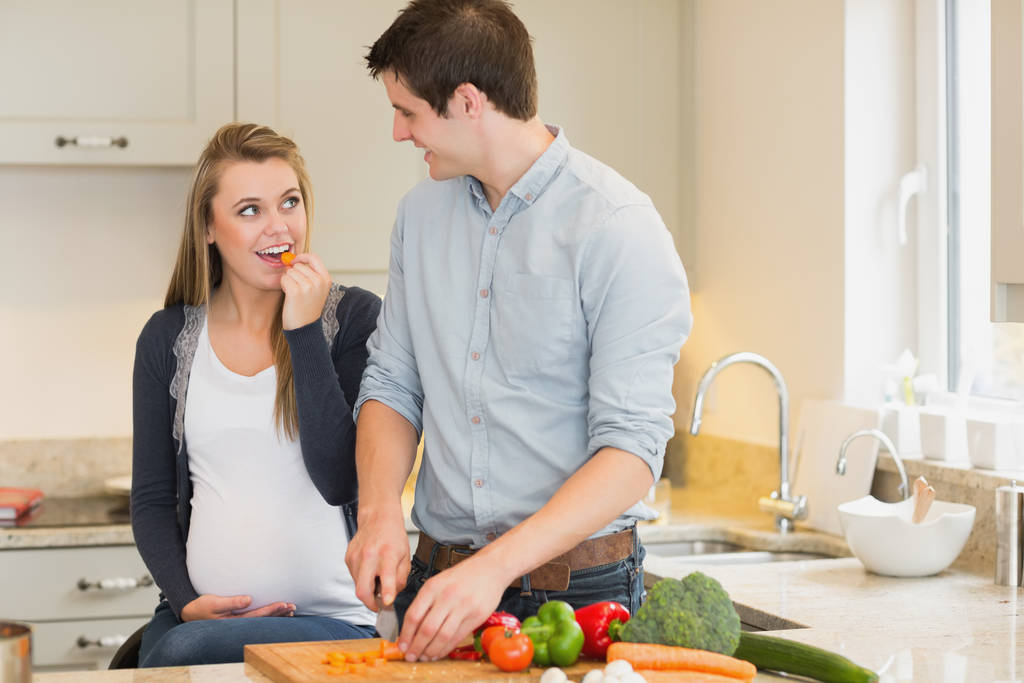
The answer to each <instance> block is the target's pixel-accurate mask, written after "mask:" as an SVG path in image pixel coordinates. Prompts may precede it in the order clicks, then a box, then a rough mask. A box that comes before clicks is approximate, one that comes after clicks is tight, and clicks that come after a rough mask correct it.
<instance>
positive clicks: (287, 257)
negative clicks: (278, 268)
mask: <svg viewBox="0 0 1024 683" xmlns="http://www.w3.org/2000/svg"><path fill="white" fill-rule="evenodd" d="M294 260H295V254H293V253H292V252H290V251H286V252H284V253H283V254H281V263H283V264H285V265H286V266H290V265H291V264H292V261H294Z"/></svg>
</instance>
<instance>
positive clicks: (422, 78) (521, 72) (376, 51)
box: [366, 0, 537, 121]
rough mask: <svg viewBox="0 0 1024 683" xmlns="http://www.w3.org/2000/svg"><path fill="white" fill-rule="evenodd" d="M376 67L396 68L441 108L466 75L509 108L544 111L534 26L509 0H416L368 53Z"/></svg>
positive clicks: (525, 116) (519, 112)
mask: <svg viewBox="0 0 1024 683" xmlns="http://www.w3.org/2000/svg"><path fill="white" fill-rule="evenodd" d="M366 65H367V67H368V68H369V70H370V75H371V76H373V77H374V78H378V77H379V76H380V74H381V73H383V72H385V71H388V70H393V71H394V72H395V76H396V77H397V78H398V79H399V80H401V81H402V83H403V84H404V85H405V87H406V88H408V89H409V91H410V92H412V93H413V94H414V95H416V96H417V97H420V98H422V99H424V100H426V101H427V102H428V103H429V104H430V106H431V108H433V110H434V111H436V112H437V113H438V115H440V116H447V114H448V100H449V99H451V96H452V94H453V93H454V92H455V89H456V88H457V87H459V86H460V85H461V84H463V83H472V84H473V85H475V86H476V87H477V88H478V89H479V90H481V91H482V92H483V93H485V94H486V95H487V99H488V100H490V101H491V102H492V103H493V104H494V107H495V108H496V109H497V110H498V111H500V112H502V113H504V114H505V115H507V116H509V117H511V118H514V119H521V120H523V121H528V120H529V119H531V118H533V117H534V115H536V113H537V72H536V70H535V69H534V65H533V47H532V46H531V44H530V34H529V33H527V31H526V27H525V26H524V25H523V22H521V21H520V20H519V17H517V16H516V15H515V14H514V13H513V12H512V9H511V8H510V7H509V5H508V3H506V2H503V0H412V2H410V3H409V5H408V6H407V7H406V8H405V9H403V10H402V11H401V12H400V13H399V15H398V18H397V19H395V21H394V23H392V24H391V26H390V27H389V28H388V30H387V31H385V32H384V33H383V35H381V37H380V38H378V39H377V42H375V43H374V44H373V46H371V47H370V52H369V54H367V55H366Z"/></svg>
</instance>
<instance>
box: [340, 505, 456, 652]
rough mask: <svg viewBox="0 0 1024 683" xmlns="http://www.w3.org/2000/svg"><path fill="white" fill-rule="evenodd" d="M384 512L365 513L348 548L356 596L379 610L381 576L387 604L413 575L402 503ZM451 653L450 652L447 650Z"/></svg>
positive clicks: (346, 552) (382, 598) (382, 592)
mask: <svg viewBox="0 0 1024 683" xmlns="http://www.w3.org/2000/svg"><path fill="white" fill-rule="evenodd" d="M393 507H394V509H389V510H388V511H386V512H383V513H380V514H374V513H370V514H366V515H364V514H363V510H360V515H359V529H358V531H356V535H355V536H353V537H352V541H351V542H350V543H349V544H348V550H347V551H345V564H347V565H348V569H349V571H350V572H351V573H352V580H353V581H354V582H355V586H356V597H357V598H359V599H360V600H361V601H362V602H363V604H364V605H366V606H367V607H369V608H370V609H372V610H373V611H375V612H376V611H377V603H376V600H375V599H374V595H373V593H374V584H375V583H376V579H377V577H380V596H381V601H382V602H383V603H384V604H385V605H390V604H391V603H392V602H394V601H395V596H396V595H398V592H399V591H400V590H402V589H403V588H405V582H406V580H407V579H408V577H409V568H410V558H409V536H408V534H406V532H405V521H404V518H403V516H402V506H401V504H399V505H396V506H393ZM445 654H447V652H446V653H445Z"/></svg>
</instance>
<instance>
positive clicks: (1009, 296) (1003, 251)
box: [992, 0, 1024, 322]
mask: <svg viewBox="0 0 1024 683" xmlns="http://www.w3.org/2000/svg"><path fill="white" fill-rule="evenodd" d="M1022 15H1024V12H1022V10H1021V3H1020V0H992V321H993V322H1024V260H1022V259H1021V257H1020V255H1021V254H1022V253H1024V147H1022V146H1021V143H1022V140H1024V107H1022V104H1021V102H1022V93H1024V39H1022V35H1024V29H1022V19H1024V17H1022Z"/></svg>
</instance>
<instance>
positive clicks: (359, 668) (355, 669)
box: [348, 662, 366, 674]
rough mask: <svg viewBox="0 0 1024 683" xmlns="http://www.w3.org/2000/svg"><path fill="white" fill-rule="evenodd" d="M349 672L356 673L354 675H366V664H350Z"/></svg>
mask: <svg viewBox="0 0 1024 683" xmlns="http://www.w3.org/2000/svg"><path fill="white" fill-rule="evenodd" d="M348 670H349V672H350V673H354V674H365V673H366V664H365V663H364V662H357V663H355V664H349V665H348Z"/></svg>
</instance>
